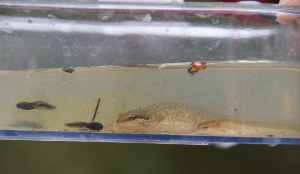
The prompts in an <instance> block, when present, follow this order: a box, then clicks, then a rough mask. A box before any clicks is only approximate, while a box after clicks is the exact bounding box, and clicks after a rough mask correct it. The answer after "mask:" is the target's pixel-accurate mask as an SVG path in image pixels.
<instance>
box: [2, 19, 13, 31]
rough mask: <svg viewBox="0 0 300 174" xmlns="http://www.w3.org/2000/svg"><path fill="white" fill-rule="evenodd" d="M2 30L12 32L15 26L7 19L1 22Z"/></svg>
mask: <svg viewBox="0 0 300 174" xmlns="http://www.w3.org/2000/svg"><path fill="white" fill-rule="evenodd" d="M0 30H1V31H4V32H6V33H11V32H12V30H13V27H12V26H11V25H10V24H9V22H8V21H7V20H3V21H2V22H0Z"/></svg>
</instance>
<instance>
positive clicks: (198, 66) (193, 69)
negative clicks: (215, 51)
mask: <svg viewBox="0 0 300 174" xmlns="http://www.w3.org/2000/svg"><path fill="white" fill-rule="evenodd" d="M191 65H192V67H190V68H189V69H188V73H189V74H191V76H193V75H194V73H196V72H198V71H200V70H201V69H205V68H206V63H205V62H192V63H191Z"/></svg>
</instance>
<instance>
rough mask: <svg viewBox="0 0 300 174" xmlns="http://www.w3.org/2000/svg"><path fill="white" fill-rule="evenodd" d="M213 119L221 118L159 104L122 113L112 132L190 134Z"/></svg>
mask: <svg viewBox="0 0 300 174" xmlns="http://www.w3.org/2000/svg"><path fill="white" fill-rule="evenodd" d="M212 118H215V119H216V118H219V117H217V115H214V114H211V113H208V112H204V111H201V110H199V109H197V108H193V107H190V106H187V105H184V104H181V103H158V104H154V105H150V106H147V107H145V108H141V109H137V110H132V111H128V112H126V113H120V114H119V118H118V119H117V121H116V122H114V123H113V124H112V125H111V127H110V130H112V131H116V130H117V128H123V129H127V130H133V131H134V132H136V133H168V134H190V133H192V132H195V130H196V129H197V125H198V124H199V123H201V122H204V121H207V120H211V119H212Z"/></svg>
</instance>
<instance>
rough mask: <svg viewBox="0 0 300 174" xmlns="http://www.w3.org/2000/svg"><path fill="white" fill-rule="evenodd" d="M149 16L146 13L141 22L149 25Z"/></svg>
mask: <svg viewBox="0 0 300 174" xmlns="http://www.w3.org/2000/svg"><path fill="white" fill-rule="evenodd" d="M151 19H152V18H151V15H150V13H147V14H146V15H145V16H144V17H143V22H145V23H150V22H151Z"/></svg>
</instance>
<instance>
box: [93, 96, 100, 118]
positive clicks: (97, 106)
mask: <svg viewBox="0 0 300 174" xmlns="http://www.w3.org/2000/svg"><path fill="white" fill-rule="evenodd" d="M99 104H100V98H98V102H97V105H96V109H95V112H94V116H93V119H92V122H91V123H94V121H95V118H96V115H97V111H98V108H99Z"/></svg>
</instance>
